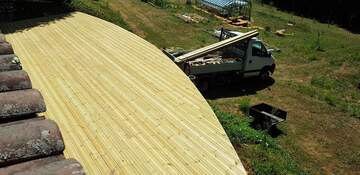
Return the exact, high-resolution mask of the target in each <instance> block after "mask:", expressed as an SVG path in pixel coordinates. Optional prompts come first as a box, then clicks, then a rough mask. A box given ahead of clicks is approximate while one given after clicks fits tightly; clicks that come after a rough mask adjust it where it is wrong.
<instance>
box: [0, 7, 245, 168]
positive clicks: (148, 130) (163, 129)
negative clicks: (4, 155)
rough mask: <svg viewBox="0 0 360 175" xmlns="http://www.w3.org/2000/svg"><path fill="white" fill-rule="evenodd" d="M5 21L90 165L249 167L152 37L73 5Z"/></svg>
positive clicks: (70, 152) (51, 112)
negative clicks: (47, 17)
mask: <svg viewBox="0 0 360 175" xmlns="http://www.w3.org/2000/svg"><path fill="white" fill-rule="evenodd" d="M31 23H33V21H32V20H28V21H24V22H17V23H13V24H7V25H6V26H4V25H3V26H1V28H3V31H11V30H12V29H14V28H26V29H25V30H18V31H15V32H12V33H9V34H7V35H6V39H7V40H8V41H9V42H10V43H12V45H13V47H14V50H15V52H16V53H17V55H18V56H19V58H20V59H21V61H22V63H23V66H24V69H25V70H27V72H28V73H29V75H30V77H31V79H32V82H33V87H34V88H37V89H39V90H40V91H41V92H42V94H43V95H44V98H45V101H46V104H47V108H48V111H47V112H46V113H45V115H46V117H48V118H51V119H53V120H55V121H56V122H57V123H58V125H59V127H60V129H61V131H62V134H63V137H64V140H65V146H66V149H65V156H66V157H74V158H76V159H77V160H79V162H81V164H82V165H83V166H84V168H85V170H86V172H87V173H88V174H94V175H99V174H225V173H229V174H246V172H245V170H244V167H243V165H242V164H241V162H240V160H239V158H238V156H237V154H236V152H235V150H234V148H233V147H232V145H231V143H230V141H229V139H228V137H227V136H226V134H225V132H224V130H223V128H222V127H221V125H220V123H219V121H218V120H217V118H216V116H215V114H214V113H213V111H212V110H211V108H210V106H209V105H208V104H207V102H206V100H205V99H204V98H203V97H202V96H201V94H200V93H199V92H198V91H197V89H196V88H195V87H194V85H193V84H192V83H191V81H190V80H189V79H188V78H187V77H186V76H185V75H184V74H183V73H182V71H181V70H180V69H179V68H178V67H177V66H176V65H175V64H173V63H172V62H171V61H170V59H168V58H167V57H166V56H165V55H163V54H162V52H161V51H160V50H159V49H157V48H156V47H155V46H153V45H151V44H150V43H148V42H146V41H145V40H143V39H141V38H139V37H137V36H136V35H134V34H132V33H130V32H127V31H126V30H124V29H122V28H120V27H118V26H116V25H113V24H111V23H108V22H106V21H103V20H101V19H98V18H95V17H92V16H89V15H86V14H83V13H73V14H71V15H68V16H66V17H64V18H59V19H55V20H53V21H50V22H47V23H44V24H42V25H37V26H33V27H26V26H32V25H33V24H31Z"/></svg>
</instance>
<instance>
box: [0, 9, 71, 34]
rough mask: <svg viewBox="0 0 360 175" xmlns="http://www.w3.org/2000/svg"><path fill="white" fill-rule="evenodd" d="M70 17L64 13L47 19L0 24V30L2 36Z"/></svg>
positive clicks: (40, 18)
mask: <svg viewBox="0 0 360 175" xmlns="http://www.w3.org/2000/svg"><path fill="white" fill-rule="evenodd" d="M70 16H72V14H71V13H64V14H59V15H52V16H47V17H38V18H32V19H26V20H19V21H14V22H7V23H0V29H1V31H2V33H4V34H11V33H15V32H22V31H26V30H29V29H31V28H33V27H38V26H46V25H48V24H51V23H55V22H56V21H59V20H64V19H65V18H67V17H70Z"/></svg>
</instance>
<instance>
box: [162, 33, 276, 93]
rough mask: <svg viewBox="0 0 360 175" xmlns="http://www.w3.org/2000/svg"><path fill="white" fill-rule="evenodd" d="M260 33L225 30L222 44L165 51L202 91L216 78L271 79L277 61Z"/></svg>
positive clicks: (222, 35) (221, 37)
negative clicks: (182, 51)
mask: <svg viewBox="0 0 360 175" xmlns="http://www.w3.org/2000/svg"><path fill="white" fill-rule="evenodd" d="M257 35H258V32H257V31H251V32H247V33H240V32H236V31H223V30H222V31H221V32H220V34H219V36H218V37H219V38H220V40H221V41H219V42H218V43H215V44H212V45H209V46H206V47H203V48H200V49H197V50H194V51H191V52H188V53H185V54H174V53H170V52H166V51H164V53H165V54H166V55H168V57H169V58H171V59H172V60H173V61H174V62H175V63H176V64H177V65H178V66H179V67H180V68H181V69H182V70H183V71H184V72H185V74H186V75H188V76H189V77H190V78H191V79H192V80H194V81H195V83H196V84H197V85H199V86H200V90H204V89H207V86H208V82H209V80H210V79H214V78H215V79H224V77H234V76H235V77H237V78H238V77H252V76H259V77H260V78H261V79H267V78H269V76H270V75H271V74H272V73H274V71H275V60H274V58H273V56H272V54H271V50H269V49H267V48H266V47H265V45H264V44H263V42H262V41H261V40H259V39H258V38H256V36H257ZM219 77H222V78H219Z"/></svg>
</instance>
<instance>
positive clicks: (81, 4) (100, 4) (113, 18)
mask: <svg viewBox="0 0 360 175" xmlns="http://www.w3.org/2000/svg"><path fill="white" fill-rule="evenodd" d="M66 5H67V6H68V7H69V8H71V9H73V10H77V11H81V12H84V13H87V14H90V15H93V16H96V17H98V18H101V19H104V20H106V21H109V22H112V23H114V24H116V25H118V26H120V27H123V28H125V29H127V30H130V28H129V26H128V25H127V23H126V22H125V21H124V20H123V19H122V18H121V16H120V14H119V13H118V12H115V11H113V10H111V9H110V8H109V5H108V3H107V2H106V1H104V0H97V1H92V0H68V1H66Z"/></svg>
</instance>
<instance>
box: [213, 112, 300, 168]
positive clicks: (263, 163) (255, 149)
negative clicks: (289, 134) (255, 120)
mask: <svg viewBox="0 0 360 175" xmlns="http://www.w3.org/2000/svg"><path fill="white" fill-rule="evenodd" d="M213 109H214V112H215V114H216V116H217V117H218V119H219V121H220V123H221V124H222V126H223V127H224V129H225V132H226V134H227V135H228V137H229V138H230V140H231V143H232V144H233V145H234V146H240V147H242V148H244V149H245V151H242V152H246V154H241V158H242V159H245V160H246V161H247V162H250V164H251V167H252V170H251V171H252V172H254V173H255V174H258V175H272V174H274V175H281V174H284V175H285V174H286V175H288V174H294V175H295V174H296V175H299V174H306V173H305V171H303V170H301V169H300V168H299V167H298V165H297V163H296V162H295V161H294V160H293V159H292V158H291V156H290V155H289V154H288V153H287V152H286V151H285V150H284V149H283V148H282V147H281V146H280V145H279V144H278V143H277V142H276V140H275V139H273V138H271V137H270V136H269V135H267V134H266V133H264V132H260V131H257V130H255V129H253V128H251V127H250V119H247V118H243V117H239V116H236V115H231V114H229V113H225V112H222V111H220V110H219V109H218V108H216V107H213Z"/></svg>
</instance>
